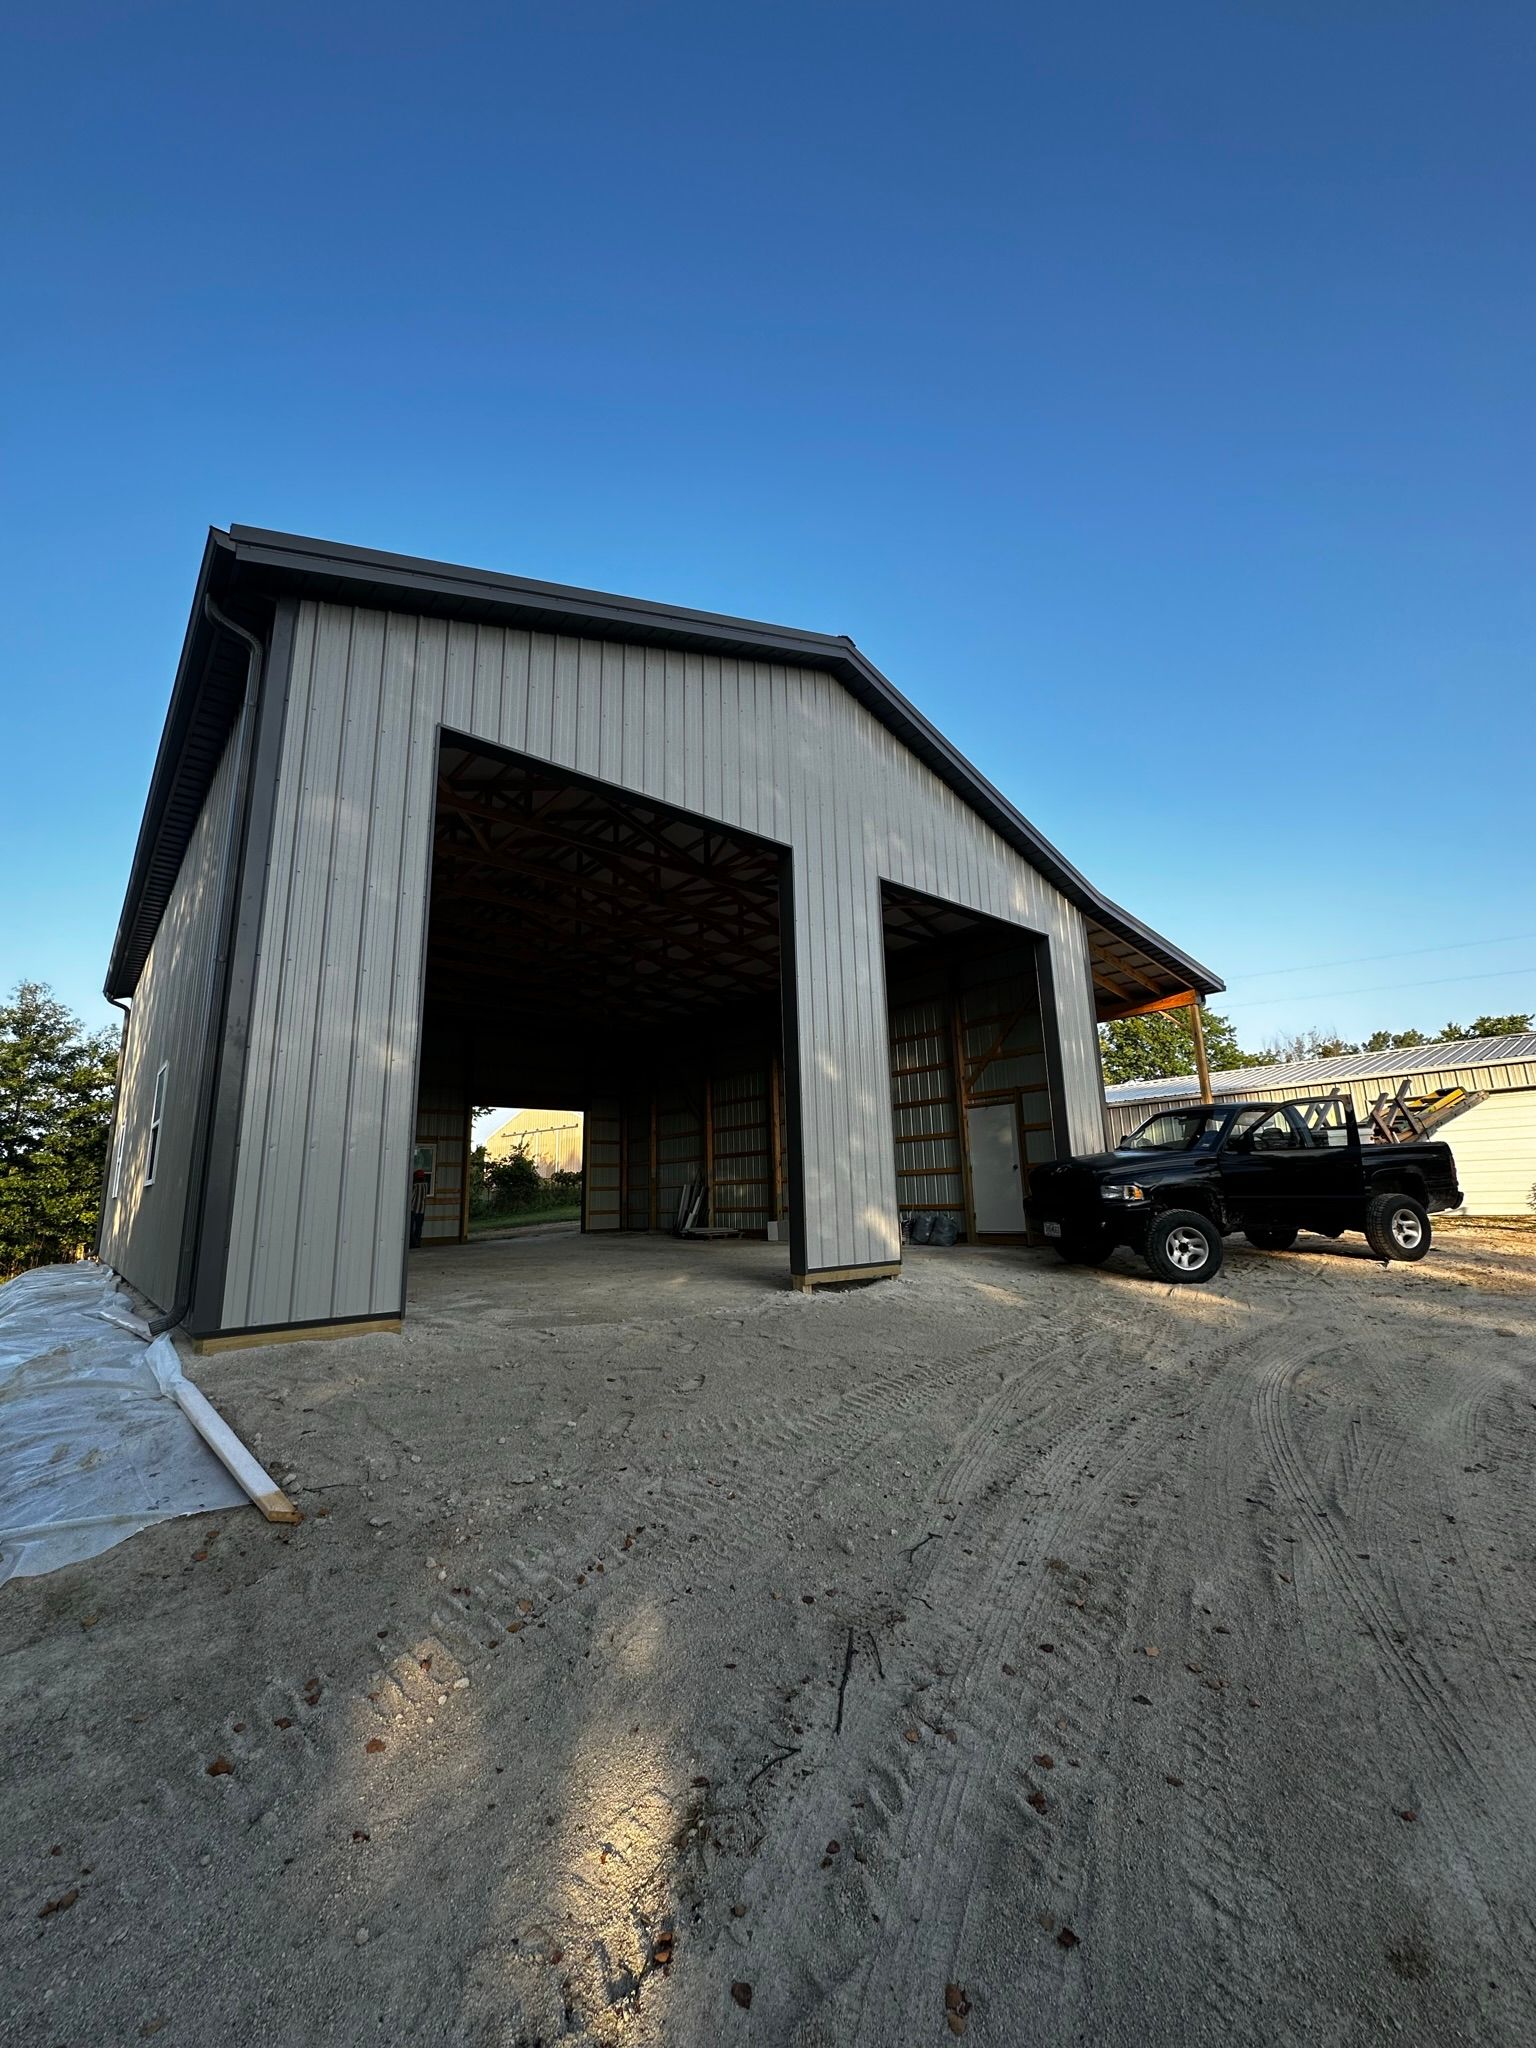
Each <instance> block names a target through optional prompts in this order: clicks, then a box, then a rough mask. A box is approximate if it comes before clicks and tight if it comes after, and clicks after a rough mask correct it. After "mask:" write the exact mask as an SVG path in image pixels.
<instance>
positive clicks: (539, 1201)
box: [468, 1106, 583, 1238]
mask: <svg viewBox="0 0 1536 2048" xmlns="http://www.w3.org/2000/svg"><path fill="white" fill-rule="evenodd" d="M582 1126H583V1117H582V1113H581V1111H580V1110H579V1109H533V1108H528V1107H526V1106H509V1107H502V1108H491V1109H481V1108H479V1107H478V1106H477V1107H476V1108H475V1110H474V1113H473V1116H472V1118H471V1122H470V1137H471V1146H470V1155H469V1233H468V1234H469V1236H470V1237H472V1238H476V1237H492V1236H501V1235H503V1234H504V1233H506V1232H507V1231H512V1230H526V1229H531V1228H534V1227H538V1226H543V1225H546V1224H556V1223H575V1222H578V1221H579V1220H580V1217H581V1188H582V1179H581V1169H582Z"/></svg>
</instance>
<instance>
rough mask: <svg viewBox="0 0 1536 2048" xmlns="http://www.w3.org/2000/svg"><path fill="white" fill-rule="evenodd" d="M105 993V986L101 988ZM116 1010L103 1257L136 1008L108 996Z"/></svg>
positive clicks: (101, 1208) (101, 1224)
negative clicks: (117, 1026) (119, 1014)
mask: <svg viewBox="0 0 1536 2048" xmlns="http://www.w3.org/2000/svg"><path fill="white" fill-rule="evenodd" d="M102 993H103V994H105V993H106V991H105V990H103V991H102ZM107 1001H108V1002H109V1003H110V1004H111V1005H112V1007H113V1009H114V1010H121V1011H122V1013H123V1022H122V1026H121V1028H120V1029H119V1031H118V1034H117V1068H116V1071H115V1072H114V1074H113V1076H112V1141H111V1143H110V1144H109V1145H108V1147H107V1161H106V1165H105V1166H104V1167H103V1168H102V1172H101V1201H100V1204H99V1205H98V1207H97V1211H96V1256H97V1258H100V1257H101V1247H102V1242H103V1240H104V1239H105V1237H106V1234H107V1204H108V1203H109V1202H110V1201H111V1199H112V1171H113V1167H114V1166H115V1165H116V1162H117V1154H118V1147H119V1146H120V1145H121V1144H122V1142H123V1134H122V1132H121V1131H120V1130H119V1128H118V1123H117V1120H118V1118H119V1116H121V1114H122V1110H123V1068H124V1066H125V1065H126V1064H127V1057H128V1028H129V1026H130V1025H131V1024H132V1022H133V1012H132V1010H130V1009H129V1007H128V1004H127V1002H126V1001H125V1000H124V998H123V997H121V996H107Z"/></svg>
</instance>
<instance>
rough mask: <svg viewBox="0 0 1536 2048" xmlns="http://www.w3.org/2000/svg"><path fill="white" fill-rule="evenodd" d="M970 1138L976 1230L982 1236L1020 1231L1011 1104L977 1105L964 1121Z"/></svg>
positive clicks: (1020, 1187)
mask: <svg viewBox="0 0 1536 2048" xmlns="http://www.w3.org/2000/svg"><path fill="white" fill-rule="evenodd" d="M966 1121H967V1123H968V1125H969V1127H970V1135H971V1193H972V1196H973V1198H974V1200H975V1203H976V1228H977V1230H978V1232H981V1233H983V1234H985V1235H988V1236H990V1235H992V1234H993V1233H1003V1232H1008V1233H1012V1232H1018V1231H1022V1230H1023V1228H1024V1173H1023V1169H1022V1167H1021V1166H1020V1163H1019V1120H1018V1116H1017V1113H1016V1112H1015V1110H1014V1106H1013V1104H1012V1103H1011V1102H985V1103H978V1104H977V1105H976V1107H975V1108H974V1109H972V1110H971V1111H970V1112H969V1114H968V1116H967V1119H966Z"/></svg>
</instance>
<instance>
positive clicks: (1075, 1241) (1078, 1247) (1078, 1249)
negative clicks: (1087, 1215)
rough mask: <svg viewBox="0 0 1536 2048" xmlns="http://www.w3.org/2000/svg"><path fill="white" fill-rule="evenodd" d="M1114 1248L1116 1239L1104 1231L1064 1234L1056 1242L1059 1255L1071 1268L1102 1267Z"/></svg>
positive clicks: (1082, 1231)
mask: <svg viewBox="0 0 1536 2048" xmlns="http://www.w3.org/2000/svg"><path fill="white" fill-rule="evenodd" d="M1114 1248H1115V1243H1114V1239H1113V1238H1112V1237H1110V1236H1109V1235H1108V1233H1107V1232H1105V1231H1102V1230H1081V1231H1078V1232H1077V1233H1076V1234H1075V1235H1074V1234H1073V1233H1071V1232H1063V1234H1062V1235H1061V1236H1060V1237H1058V1238H1057V1240H1056V1250H1057V1253H1058V1255H1059V1256H1060V1257H1061V1258H1063V1259H1065V1260H1066V1262H1067V1264H1068V1265H1069V1266H1102V1265H1103V1263H1104V1261H1105V1260H1106V1259H1107V1258H1108V1257H1109V1255H1110V1253H1111V1252H1112V1251H1113V1250H1114Z"/></svg>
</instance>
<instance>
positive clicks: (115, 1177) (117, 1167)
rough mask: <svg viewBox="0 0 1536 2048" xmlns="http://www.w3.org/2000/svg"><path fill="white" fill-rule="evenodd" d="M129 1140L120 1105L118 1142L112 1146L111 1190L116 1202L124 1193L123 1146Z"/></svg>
mask: <svg viewBox="0 0 1536 2048" xmlns="http://www.w3.org/2000/svg"><path fill="white" fill-rule="evenodd" d="M127 1141H128V1133H127V1130H126V1129H125V1128H124V1125H123V1120H122V1110H121V1107H119V1110H118V1123H117V1142H116V1144H115V1145H114V1146H113V1147H112V1190H111V1194H112V1200H113V1201H114V1202H115V1201H116V1200H117V1198H118V1196H119V1195H120V1194H121V1193H122V1191H123V1148H124V1146H125V1145H126V1144H127Z"/></svg>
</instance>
